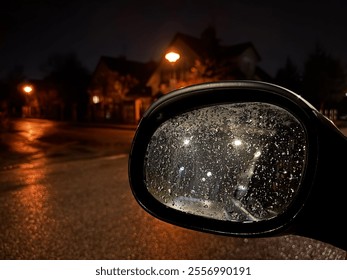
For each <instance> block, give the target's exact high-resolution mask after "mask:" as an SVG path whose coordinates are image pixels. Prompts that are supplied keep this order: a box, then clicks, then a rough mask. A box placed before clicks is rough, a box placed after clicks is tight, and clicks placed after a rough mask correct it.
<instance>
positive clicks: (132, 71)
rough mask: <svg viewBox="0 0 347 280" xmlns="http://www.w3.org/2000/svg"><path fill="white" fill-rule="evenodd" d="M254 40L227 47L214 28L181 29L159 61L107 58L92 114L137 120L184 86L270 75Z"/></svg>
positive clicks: (98, 73)
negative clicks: (198, 33)
mask: <svg viewBox="0 0 347 280" xmlns="http://www.w3.org/2000/svg"><path fill="white" fill-rule="evenodd" d="M260 60H261V58H260V55H259V54H258V52H257V50H256V49H255V47H254V45H253V44H252V43H251V42H246V43H242V44H237V45H233V46H222V45H220V44H219V40H218V39H217V38H216V34H215V30H214V28H213V27H208V28H207V29H206V30H205V31H204V32H203V33H202V34H201V37H200V38H196V37H193V36H190V35H187V34H183V33H177V34H176V35H175V36H174V37H173V39H172V41H171V42H170V44H169V45H168V47H167V48H166V49H165V52H164V53H163V55H162V57H161V59H160V61H159V63H155V62H148V63H141V62H136V61H131V60H127V59H126V58H125V57H118V58H112V57H107V56H102V57H101V58H100V60H99V63H98V65H97V67H96V69H95V72H94V74H93V76H92V80H91V84H90V87H89V95H90V118H91V119H92V120H110V121H112V122H121V123H124V122H126V123H137V122H138V121H139V120H140V118H141V116H142V114H143V112H144V111H145V110H146V109H147V108H148V107H149V105H150V104H151V103H152V102H153V100H155V99H157V98H159V97H160V96H161V95H163V94H166V93H167V92H169V91H171V90H174V89H176V88H179V87H183V86H187V85H191V84H196V83H202V82H209V81H218V80H235V79H239V80H240V79H246V80H261V81H270V77H269V76H268V75H267V74H266V73H265V72H264V71H263V70H261V69H260V67H259V66H258V63H259V61H260Z"/></svg>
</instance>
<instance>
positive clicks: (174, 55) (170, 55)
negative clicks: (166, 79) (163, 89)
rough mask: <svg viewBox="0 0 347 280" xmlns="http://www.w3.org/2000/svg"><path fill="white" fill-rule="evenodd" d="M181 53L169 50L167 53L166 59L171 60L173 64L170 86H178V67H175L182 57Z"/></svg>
mask: <svg viewBox="0 0 347 280" xmlns="http://www.w3.org/2000/svg"><path fill="white" fill-rule="evenodd" d="M180 57H181V56H180V54H179V53H177V52H173V51H171V52H168V53H167V54H166V55H165V59H166V60H167V61H169V62H170V63H171V65H172V78H171V79H170V88H173V89H174V88H175V86H176V80H177V79H176V69H175V63H176V62H177V60H179V59H180Z"/></svg>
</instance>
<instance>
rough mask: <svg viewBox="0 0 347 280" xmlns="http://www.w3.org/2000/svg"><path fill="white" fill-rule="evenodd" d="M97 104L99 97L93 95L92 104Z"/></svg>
mask: <svg viewBox="0 0 347 280" xmlns="http://www.w3.org/2000/svg"><path fill="white" fill-rule="evenodd" d="M99 102H100V98H99V96H97V95H94V96H93V103H94V104H98V103H99Z"/></svg>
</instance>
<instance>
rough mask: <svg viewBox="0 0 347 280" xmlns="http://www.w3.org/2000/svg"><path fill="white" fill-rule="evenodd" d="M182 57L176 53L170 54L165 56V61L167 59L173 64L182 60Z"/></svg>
mask: <svg viewBox="0 0 347 280" xmlns="http://www.w3.org/2000/svg"><path fill="white" fill-rule="evenodd" d="M180 57H181V56H180V55H179V54H178V53H175V52H169V53H167V54H166V55H165V59H167V60H168V61H169V62H171V63H175V62H176V61H177V60H179V59H180Z"/></svg>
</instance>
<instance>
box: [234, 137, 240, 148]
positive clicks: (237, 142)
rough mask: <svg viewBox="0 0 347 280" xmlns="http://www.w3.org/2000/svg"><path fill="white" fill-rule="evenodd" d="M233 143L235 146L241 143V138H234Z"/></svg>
mask: <svg viewBox="0 0 347 280" xmlns="http://www.w3.org/2000/svg"><path fill="white" fill-rule="evenodd" d="M233 143H234V145H235V146H236V147H238V146H241V145H242V141H241V140H238V139H236V140H235V141H234V142H233Z"/></svg>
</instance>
